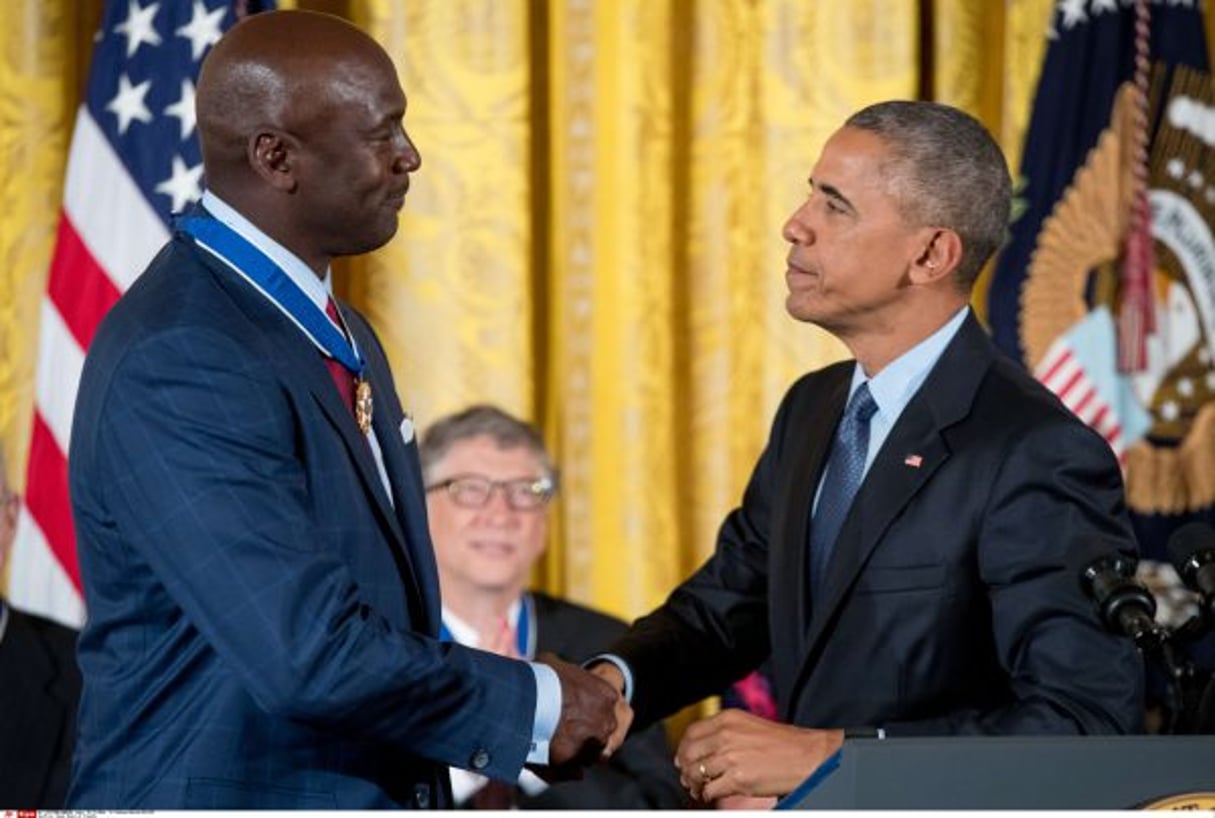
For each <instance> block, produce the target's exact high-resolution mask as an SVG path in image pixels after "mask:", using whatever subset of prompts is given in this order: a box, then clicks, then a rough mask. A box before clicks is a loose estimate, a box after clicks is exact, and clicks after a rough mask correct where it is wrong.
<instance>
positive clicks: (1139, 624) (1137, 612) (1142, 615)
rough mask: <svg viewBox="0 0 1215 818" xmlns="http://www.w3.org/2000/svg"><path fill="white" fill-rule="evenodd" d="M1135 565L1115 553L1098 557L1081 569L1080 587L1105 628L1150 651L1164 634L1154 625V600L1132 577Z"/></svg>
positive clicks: (1132, 559)
mask: <svg viewBox="0 0 1215 818" xmlns="http://www.w3.org/2000/svg"><path fill="white" fill-rule="evenodd" d="M1136 564H1137V560H1136V559H1135V558H1134V557H1129V556H1127V555H1126V554H1121V553H1118V552H1114V553H1112V554H1104V555H1102V556H1099V557H1097V558H1096V559H1094V560H1092V561H1091V562H1089V563H1088V564H1087V565H1085V566H1084V567H1083V568H1081V569H1080V576H1079V579H1080V590H1082V591H1083V592H1084V594H1085V596H1087V597H1089V598H1090V599H1092V600H1093V603H1094V604H1095V605H1096V607H1097V613H1098V615H1099V616H1100V617H1101V622H1102V624H1104V625H1105V627H1106V629H1107V630H1109V631H1111V632H1113V633H1116V634H1122V635H1125V636H1129V637H1131V639H1133V640H1135V645H1136V646H1137V647H1139V648H1140V649H1143V650H1149V649H1153V648H1157V647H1159V646H1160V645H1161V643H1162V642H1163V641H1165V639H1166V637H1167V634H1166V633H1165V631H1164V629H1163V628H1161V627H1159V626H1158V625H1157V624H1156V619H1155V617H1156V599H1155V598H1154V597H1153V596H1152V594H1151V593H1150V592H1149V591H1148V589H1147V588H1145V587H1143V585H1142V584H1140V583H1139V582H1138V581H1137V580H1136V579H1135V566H1136Z"/></svg>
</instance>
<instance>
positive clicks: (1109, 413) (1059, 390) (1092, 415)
mask: <svg viewBox="0 0 1215 818" xmlns="http://www.w3.org/2000/svg"><path fill="white" fill-rule="evenodd" d="M1034 377H1036V378H1037V379H1038V380H1039V381H1041V382H1042V383H1043V384H1044V385H1045V386H1046V388H1047V389H1049V390H1050V391H1052V392H1054V393H1055V394H1056V395H1058V396H1059V400H1061V401H1063V405H1064V406H1066V407H1067V408H1068V409H1070V410H1072V413H1073V414H1075V415H1076V417H1078V418H1080V420H1082V421H1084V422H1085V423H1086V424H1087V425H1089V426H1091V427H1092V428H1093V429H1095V430H1096V431H1097V433H1098V434H1100V435H1101V436H1102V437H1103V438H1105V440H1106V442H1107V443H1109V444H1110V448H1111V449H1113V450H1114V454H1115V455H1117V456H1118V461H1119V462H1122V461H1123V459H1124V458H1125V456H1126V442H1125V441H1124V440H1123V438H1122V424H1121V422H1120V421H1119V419H1118V415H1117V413H1116V412H1115V410H1114V408H1113V407H1111V406H1110V405H1109V404H1108V403H1107V402H1106V401H1105V400H1104V399H1102V397H1101V395H1100V393H1098V392H1097V388H1096V387H1095V386H1094V385H1093V382H1092V380H1090V379H1089V377H1088V374H1087V373H1085V371H1084V368H1083V367H1082V366H1081V365H1080V362H1079V361H1078V360H1076V357H1075V356H1074V355H1072V350H1071V346H1070V345H1069V344H1068V343H1067V341H1066V339H1065V338H1058V339H1056V340H1055V342H1054V343H1053V344H1051V347H1050V349H1049V350H1047V353H1046V356H1045V357H1044V358H1043V359H1042V362H1041V363H1039V364H1038V366H1037V368H1036V369H1035V370H1034Z"/></svg>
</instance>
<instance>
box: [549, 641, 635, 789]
mask: <svg viewBox="0 0 1215 818" xmlns="http://www.w3.org/2000/svg"><path fill="white" fill-rule="evenodd" d="M536 661H537V662H543V663H544V664H546V665H548V666H549V667H551V668H552V669H553V670H554V671H555V672H556V674H557V678H558V680H559V681H560V682H561V720H560V721H559V722H558V723H557V729H556V730H555V731H554V732H553V737H552V739H550V741H549V745H548V754H549V765H550V767H555V768H562V767H565V768H568V767H571V766H579V767H585V766H588V765H590V764H592V763H594V762H595V761H597V760H598V759H599V758H600V757H601V756H607V755H610V754H611V753H613V752H615V750H616V748H617V747H618V746H619V743H620V742H619V740H618V739H616V738H615V737H616V735H617V733H618V732H619V731H618V730H617V718H616V714H617V708H618V707H619V704H620V699H621V697H620V694H619V693H618V692H617V691H616V690H613V689H612V686H611V685H609V684H608V683H607V682H605V681H603V680H602V679H600V678H598V677H597V676H595V675H593V674H591V673H588V672H587V671H585V670H583V669H582V668H580V667H578V666H577V665H571V664H570V663H568V662H563V661H561V660H560V659H558V658H556V657H555V656H551V655H542V656H538V657H537V658H536ZM624 707H625V708H628V705H627V704H625V705H624ZM628 715H629V717H630V720H631V716H632V711H631V710H629V711H628Z"/></svg>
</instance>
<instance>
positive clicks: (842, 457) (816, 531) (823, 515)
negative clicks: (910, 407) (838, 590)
mask: <svg viewBox="0 0 1215 818" xmlns="http://www.w3.org/2000/svg"><path fill="white" fill-rule="evenodd" d="M876 411H877V404H876V403H874V402H873V395H871V394H869V384H867V383H863V384H861V386H860V388H859V389H857V390H856V392H855V393H853V395H852V398H851V399H850V400H849V401H848V406H847V408H845V409H844V417H843V419H842V420H841V421H840V425H839V428H837V429H836V430H835V441H834V442H833V443H832V444H831V458H830V459H829V460H828V461H827V471H826V473H825V476H824V477H823V490H822V493H821V494H819V498H818V507H817V508H816V509H815V511H814V519H813V520H811V522H810V588H811V593H812V596H811V599H812V600H817V599H818V597H819V593H820V592H821V591H822V587H823V582H824V581H825V580H826V574H827V564H828V563H829V562H830V560H831V552H832V551H834V550H835V540H836V538H837V537H838V536H839V533H840V528H841V527H843V525H844V518H845V517H847V516H848V509H849V508H851V507H852V498H853V497H855V496H856V490H857V489H858V488H859V487H860V485H861V478H862V477H863V476H864V474H865V457H866V456H867V455H868V453H869V419H870V418H871V417H873V413H874V412H876Z"/></svg>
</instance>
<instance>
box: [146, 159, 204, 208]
mask: <svg viewBox="0 0 1215 818" xmlns="http://www.w3.org/2000/svg"><path fill="white" fill-rule="evenodd" d="M202 174H203V166H202V163H201V162H200V163H199V164H197V165H195V166H194V167H192V168H189V167H186V163H185V162H183V161H182V159H181V157H180V156H174V157H173V173H172V174H171V175H170V176H169V178H168V179H165V180H164V181H163V182H161V183H160V184H159V185H157V186H156V192H157V193H163V194H165V195H166V196H168V197H169V198H171V199H172V200H173V208H172V210H173V212H174V213H180V212H181V211H182V210H183V209H184V208H185V206H186V205H188V204H189V203H190V202H193V201H197V200H198V199H199V198H200V197H201V196H202V189H201V188H200V187H199V182H201V181H202Z"/></svg>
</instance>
